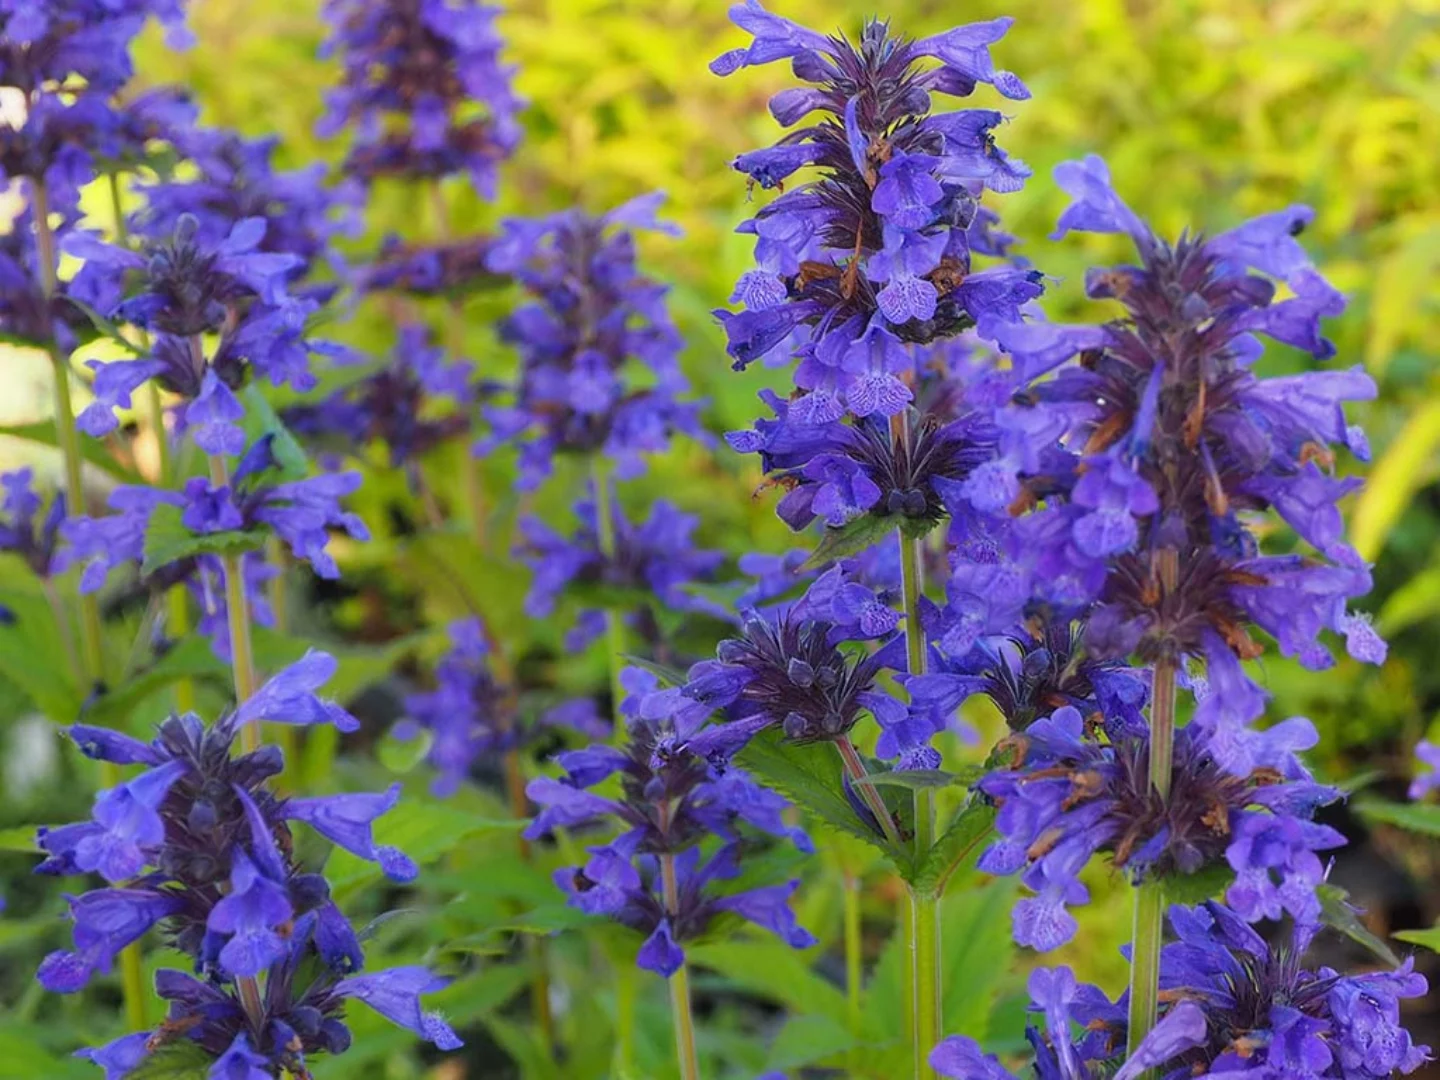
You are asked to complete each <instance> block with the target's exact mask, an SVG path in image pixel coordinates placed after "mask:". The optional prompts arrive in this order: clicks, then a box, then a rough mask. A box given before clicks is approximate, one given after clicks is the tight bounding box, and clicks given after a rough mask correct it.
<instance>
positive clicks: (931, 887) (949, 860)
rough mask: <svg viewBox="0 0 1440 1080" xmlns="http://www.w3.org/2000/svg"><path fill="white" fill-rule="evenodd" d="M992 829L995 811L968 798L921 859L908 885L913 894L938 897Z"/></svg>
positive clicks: (977, 851) (991, 807)
mask: <svg viewBox="0 0 1440 1080" xmlns="http://www.w3.org/2000/svg"><path fill="white" fill-rule="evenodd" d="M994 826H995V808H994V807H993V806H988V805H986V804H985V803H984V802H982V801H981V800H979V799H971V800H970V801H969V802H967V803H966V804H965V806H964V807H962V808H961V810H960V812H959V813H958V814H956V815H955V819H954V820H953V821H952V822H951V823H950V826H949V828H947V829H946V830H945V831H944V832H943V833H941V834H940V837H939V839H938V840H936V841H935V846H934V847H932V848H931V849H930V850H929V851H928V852H927V853H926V854H925V855H923V856H922V857H921V859H920V865H919V866H918V867H916V869H915V874H914V876H913V877H912V879H911V881H910V885H911V887H912V888H914V889H915V890H916V891H918V892H920V893H922V894H924V895H930V896H939V895H941V894H943V893H944V891H945V884H946V882H948V881H949V880H950V875H952V874H953V873H954V872H955V871H956V870H957V869H958V868H959V867H960V866H961V865H962V864H963V863H964V862H965V860H966V859H968V858H970V857H971V856H972V855H978V853H979V851H980V849H981V848H982V847H983V846H984V845H985V843H986V842H988V841H989V839H990V835H991V831H992V830H993V828H994Z"/></svg>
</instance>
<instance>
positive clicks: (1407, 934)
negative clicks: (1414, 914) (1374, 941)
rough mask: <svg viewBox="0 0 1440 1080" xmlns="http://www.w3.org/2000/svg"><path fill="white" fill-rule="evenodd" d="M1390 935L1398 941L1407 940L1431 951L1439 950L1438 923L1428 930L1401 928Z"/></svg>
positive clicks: (1439, 925) (1439, 928) (1439, 935)
mask: <svg viewBox="0 0 1440 1080" xmlns="http://www.w3.org/2000/svg"><path fill="white" fill-rule="evenodd" d="M1391 936H1392V937H1394V938H1397V939H1399V940H1400V941H1408V942H1409V943H1410V944H1411V945H1419V946H1420V947H1421V948H1422V949H1429V950H1430V951H1431V952H1440V923H1436V924H1435V925H1434V926H1432V927H1430V929H1428V930H1401V931H1399V932H1398V933H1396V934H1392V935H1391Z"/></svg>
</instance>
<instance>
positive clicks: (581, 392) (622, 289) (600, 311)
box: [476, 195, 701, 488]
mask: <svg viewBox="0 0 1440 1080" xmlns="http://www.w3.org/2000/svg"><path fill="white" fill-rule="evenodd" d="M659 201H660V197H659V196H656V195H652V196H644V197H641V198H639V199H635V200H633V201H632V202H629V203H626V204H625V205H624V206H621V207H618V208H617V209H615V210H612V211H610V212H609V213H608V214H603V215H601V216H599V217H592V216H590V215H588V214H585V213H582V212H581V211H579V210H572V211H568V212H565V213H561V214H555V215H552V216H550V217H545V218H537V219H534V220H517V219H510V220H507V221H506V222H504V226H503V230H502V233H501V235H500V237H499V238H498V239H496V241H495V243H494V245H493V246H492V247H491V249H490V251H489V253H488V255H487V256H486V265H487V266H488V267H489V268H490V269H491V270H492V271H494V272H495V273H500V274H508V275H511V276H512V277H513V278H514V279H515V280H516V281H517V282H519V283H520V285H522V286H523V287H524V288H525V290H526V291H527V292H528V293H529V294H530V296H531V300H530V302H528V303H526V304H524V305H522V306H520V307H519V308H517V309H516V310H515V311H514V312H513V313H511V314H510V315H509V316H508V317H507V318H506V319H505V320H504V321H503V322H502V323H501V325H500V336H501V337H502V338H503V339H504V340H505V341H507V342H509V343H510V344H511V345H513V346H514V347H515V348H516V350H517V351H518V352H519V353H520V361H521V367H520V373H519V377H518V379H517V380H516V383H515V385H514V386H513V388H511V390H510V394H509V396H510V397H511V398H512V401H511V403H510V404H508V405H505V406H490V407H487V408H486V410H485V415H486V419H487V420H488V421H489V422H490V425H491V427H492V428H493V433H492V435H491V436H490V437H489V438H488V439H486V440H484V441H483V442H482V443H480V444H479V445H477V447H476V452H477V453H485V452H487V451H488V450H490V449H491V448H493V447H494V446H496V445H499V444H503V443H516V444H518V445H519V447H520V482H521V484H522V485H523V486H524V487H526V488H529V487H534V486H535V485H536V484H538V483H539V481H540V480H541V479H542V478H543V477H544V476H546V475H547V474H548V473H549V472H550V468H551V461H552V459H553V458H554V457H555V456H556V455H557V454H566V453H603V454H605V455H606V456H607V457H610V458H612V459H614V460H615V461H616V462H617V464H618V475H619V476H620V477H621V478H624V477H627V476H633V475H634V474H636V473H637V472H638V471H639V470H640V468H641V457H642V455H644V454H647V453H654V452H656V451H659V450H663V449H665V448H666V447H667V446H668V445H669V443H670V438H671V435H672V434H673V433H675V432H677V431H678V432H685V433H689V434H692V435H697V436H698V435H700V434H701V431H700V425H699V417H698V406H697V404H696V403H694V402H683V401H681V400H680V398H681V396H682V395H684V394H685V393H687V392H688V390H689V384H688V382H687V381H686V379H685V377H684V375H683V374H682V373H681V371H680V364H679V353H680V344H681V341H680V335H679V333H678V332H677V331H676V329H675V327H674V325H673V324H672V323H671V321H670V316H669V314H668V312H667V311H666V309H665V293H666V289H665V287H664V286H662V285H659V284H657V283H656V282H654V281H652V280H651V279H649V278H647V277H645V276H644V275H642V274H641V273H640V271H639V268H638V267H637V265H636V258H635V238H634V236H633V235H632V234H631V232H630V231H629V230H630V229H632V228H646V229H661V230H662V231H669V230H668V228H667V227H665V226H661V225H660V224H658V223H657V222H656V220H655V211H656V209H657V208H658V205H659ZM634 364H638V365H640V366H641V367H643V368H644V369H645V370H646V372H647V379H646V381H645V382H644V383H643V384H641V383H637V382H634V381H632V380H633V379H634V375H633V373H632V372H631V371H630V370H629V369H630V367H631V365H634Z"/></svg>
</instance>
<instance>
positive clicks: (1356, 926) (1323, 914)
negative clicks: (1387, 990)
mask: <svg viewBox="0 0 1440 1080" xmlns="http://www.w3.org/2000/svg"><path fill="white" fill-rule="evenodd" d="M1315 895H1316V896H1317V897H1318V898H1319V900H1320V921H1321V922H1323V923H1324V924H1325V925H1326V926H1328V927H1330V928H1331V929H1332V930H1339V931H1340V933H1342V934H1344V935H1345V936H1346V937H1348V938H1349V939H1350V940H1351V941H1353V942H1355V943H1357V944H1359V945H1363V946H1365V948H1367V949H1369V950H1370V951H1371V952H1372V953H1374V954H1375V955H1376V956H1378V957H1379V958H1380V959H1381V960H1384V961H1385V962H1386V963H1387V964H1389V965H1390V966H1392V967H1396V966H1398V965H1399V963H1400V958H1399V957H1398V956H1396V955H1395V953H1394V951H1393V950H1392V949H1391V948H1390V946H1389V945H1387V944H1385V941H1384V939H1382V938H1381V937H1379V936H1378V935H1376V934H1374V933H1371V931H1370V929H1369V928H1368V927H1367V926H1366V925H1365V924H1364V923H1363V922H1361V921H1360V916H1359V914H1358V913H1357V912H1356V910H1355V908H1353V907H1352V906H1351V905H1350V894H1349V893H1347V892H1346V891H1345V890H1344V889H1342V888H1341V887H1340V886H1339V885H1329V884H1326V885H1321V886H1319V887H1317V888H1316V890H1315Z"/></svg>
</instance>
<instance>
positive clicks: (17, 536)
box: [0, 468, 65, 578]
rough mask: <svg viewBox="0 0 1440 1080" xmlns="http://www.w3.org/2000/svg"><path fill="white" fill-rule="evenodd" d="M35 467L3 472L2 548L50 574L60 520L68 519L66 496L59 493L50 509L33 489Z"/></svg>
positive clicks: (0, 490) (0, 480) (38, 573)
mask: <svg viewBox="0 0 1440 1080" xmlns="http://www.w3.org/2000/svg"><path fill="white" fill-rule="evenodd" d="M34 478H35V473H34V470H32V469H28V468H26V469H16V470H15V471H14V472H7V473H0V551H8V552H11V553H12V554H14V555H17V556H19V557H20V558H21V559H23V560H24V561H25V563H26V565H27V566H29V567H30V569H31V570H32V571H34V573H35V574H36V576H38V577H42V578H43V577H49V576H50V573H51V570H52V567H53V565H54V562H55V547H56V543H57V541H58V539H59V532H60V523H61V522H62V521H64V520H65V496H64V495H61V494H59V493H57V494H56V495H55V497H54V498H53V499H52V500H51V502H50V509H49V510H48V511H46V512H45V514H44V515H43V516H42V515H41V510H42V509H44V506H45V503H44V500H43V499H42V498H41V497H40V495H39V494H38V493H37V492H36V491H35V490H34V486H33V481H34Z"/></svg>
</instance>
